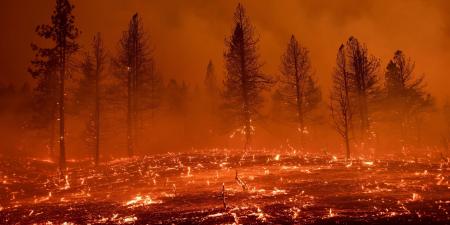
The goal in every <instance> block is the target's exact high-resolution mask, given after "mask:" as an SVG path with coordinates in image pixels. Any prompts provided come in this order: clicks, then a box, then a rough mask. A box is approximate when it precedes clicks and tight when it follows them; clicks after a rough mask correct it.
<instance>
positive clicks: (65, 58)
mask: <svg viewBox="0 0 450 225" xmlns="http://www.w3.org/2000/svg"><path fill="white" fill-rule="evenodd" d="M73 9H74V6H73V5H72V4H71V3H70V2H69V0H56V6H55V10H54V11H53V15H52V17H51V23H50V24H44V25H40V26H38V27H37V28H36V33H37V34H38V35H39V36H40V37H42V38H44V39H48V40H51V41H52V42H53V43H54V45H53V46H52V47H50V48H41V47H38V46H37V45H33V47H32V48H33V50H35V52H37V54H38V55H41V56H45V55H47V53H45V52H48V55H51V58H52V57H54V58H53V59H51V60H47V62H52V61H53V60H54V61H53V62H54V63H55V65H56V67H57V71H58V79H57V82H58V89H57V91H58V94H57V96H58V97H57V98H58V102H57V104H58V114H59V118H58V120H59V168H60V170H61V171H63V170H64V169H65V168H66V149H65V139H64V138H65V127H64V125H65V119H64V110H65V108H64V105H65V104H64V99H65V97H64V96H65V88H64V84H65V79H66V77H67V75H68V73H67V72H68V66H69V65H70V58H71V56H72V55H73V54H74V53H75V52H76V51H78V49H79V45H78V43H77V42H76V39H77V38H78V36H79V34H80V31H79V30H78V28H77V27H76V26H75V17H74V16H73V14H72V11H73ZM38 61H39V59H38V60H37V61H35V62H38ZM41 62H43V63H45V59H44V61H41ZM53 62H52V63H53ZM32 64H33V65H37V64H36V63H32ZM38 64H39V63H38ZM41 65H44V64H41ZM44 66H45V65H44Z"/></svg>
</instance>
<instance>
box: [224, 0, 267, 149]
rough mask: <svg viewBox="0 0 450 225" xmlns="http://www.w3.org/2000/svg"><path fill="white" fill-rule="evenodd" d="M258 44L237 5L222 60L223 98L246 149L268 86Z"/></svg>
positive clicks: (244, 14)
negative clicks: (224, 71) (223, 76)
mask: <svg viewBox="0 0 450 225" xmlns="http://www.w3.org/2000/svg"><path fill="white" fill-rule="evenodd" d="M257 44H258V39H257V38H256V37H255V35H254V28H253V25H252V24H251V23H250V21H249V19H248V17H247V15H246V13H245V10H244V7H243V6H242V5H241V4H239V5H238V6H237V8H236V11H235V13H234V30H233V34H232V35H231V37H230V38H228V39H227V40H226V46H227V50H226V52H225V54H224V57H225V68H226V71H227V73H226V77H225V80H224V86H225V87H224V92H223V97H224V109H225V110H226V111H227V117H231V118H232V119H233V122H235V124H236V125H237V126H238V127H239V128H238V130H239V132H240V133H242V134H243V135H244V136H245V149H247V148H249V147H250V142H251V137H252V134H253V133H254V126H253V121H254V120H255V119H256V116H257V114H258V111H259V109H260V106H261V103H262V101H263V98H262V96H261V92H262V91H263V90H264V89H266V88H268V87H269V85H270V83H271V82H270V79H269V78H268V77H266V76H265V75H264V74H263V73H262V71H261V67H262V64H261V63H260V62H259V55H258V52H257Z"/></svg>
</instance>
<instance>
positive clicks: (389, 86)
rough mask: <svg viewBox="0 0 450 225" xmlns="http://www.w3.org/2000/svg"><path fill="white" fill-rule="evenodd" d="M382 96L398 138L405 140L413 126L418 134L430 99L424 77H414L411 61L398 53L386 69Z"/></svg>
mask: <svg viewBox="0 0 450 225" xmlns="http://www.w3.org/2000/svg"><path fill="white" fill-rule="evenodd" d="M385 93H386V102H387V107H386V108H387V111H388V112H389V114H390V116H389V118H390V119H391V120H392V121H393V122H394V123H398V124H399V127H400V134H401V139H402V140H403V141H406V140H407V139H408V136H409V135H408V131H409V130H412V129H413V128H414V127H416V130H417V131H418V133H417V134H420V133H419V130H420V126H419V125H420V119H421V114H422V113H424V112H426V111H428V110H430V108H431V106H432V105H433V99H432V97H431V95H430V94H428V93H427V92H426V91H425V83H424V76H415V75H414V62H413V61H412V60H411V59H410V58H406V56H405V55H404V53H403V52H402V51H400V50H398V51H396V52H395V54H394V57H393V59H392V60H390V61H389V63H388V65H387V67H386V73H385ZM417 139H418V140H420V137H419V136H418V137H417Z"/></svg>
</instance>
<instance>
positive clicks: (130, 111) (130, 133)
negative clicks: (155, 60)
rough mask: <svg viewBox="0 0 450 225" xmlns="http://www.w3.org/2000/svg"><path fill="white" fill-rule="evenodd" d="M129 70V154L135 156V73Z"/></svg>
mask: <svg viewBox="0 0 450 225" xmlns="http://www.w3.org/2000/svg"><path fill="white" fill-rule="evenodd" d="M129 70H130V71H128V107H127V144H128V156H129V157H131V156H133V141H134V140H133V90H132V88H133V81H132V79H133V73H132V72H131V68H130V69H129Z"/></svg>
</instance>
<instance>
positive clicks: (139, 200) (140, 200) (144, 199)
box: [125, 195, 162, 208]
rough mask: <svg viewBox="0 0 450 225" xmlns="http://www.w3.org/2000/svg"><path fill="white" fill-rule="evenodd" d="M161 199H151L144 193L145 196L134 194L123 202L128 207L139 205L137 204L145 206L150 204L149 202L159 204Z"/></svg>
mask: <svg viewBox="0 0 450 225" xmlns="http://www.w3.org/2000/svg"><path fill="white" fill-rule="evenodd" d="M161 203H162V201H160V200H157V201H155V200H153V199H152V198H151V197H150V196H148V195H145V196H141V195H136V197H135V198H133V199H131V200H129V201H127V202H126V203H125V206H128V207H132V208H134V207H139V206H146V205H151V204H161Z"/></svg>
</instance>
